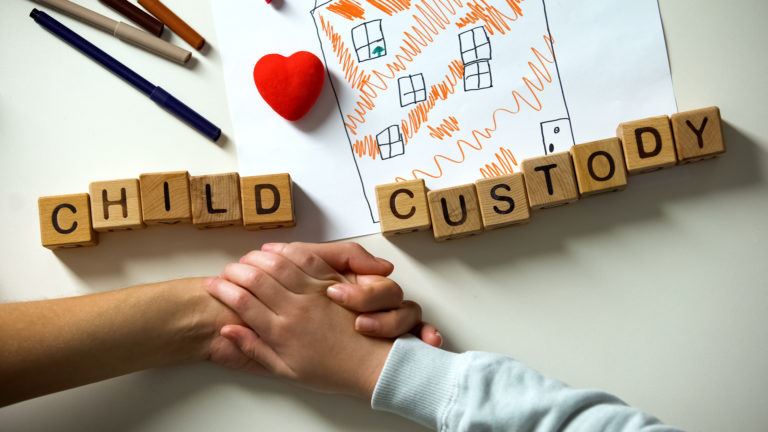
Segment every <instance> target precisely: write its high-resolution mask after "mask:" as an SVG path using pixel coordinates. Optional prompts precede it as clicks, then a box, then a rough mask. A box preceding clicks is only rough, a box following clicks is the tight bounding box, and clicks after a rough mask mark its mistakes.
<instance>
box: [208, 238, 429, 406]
mask: <svg viewBox="0 0 768 432" xmlns="http://www.w3.org/2000/svg"><path fill="white" fill-rule="evenodd" d="M392 270H393V266H392V264H391V263H389V262H387V261H385V260H383V259H380V258H376V257H374V256H372V255H371V254H370V253H368V252H367V251H366V250H365V249H363V248H362V247H361V246H359V245H358V244H355V243H343V244H307V243H290V244H283V243H279V244H278V243H276V244H266V245H264V246H263V247H262V248H261V250H258V251H252V252H250V253H248V254H247V255H245V256H243V257H242V258H241V259H240V261H239V262H237V263H231V264H228V265H227V266H226V268H225V269H224V271H223V272H222V274H221V275H219V276H218V277H216V278H211V279H209V280H208V281H207V282H206V284H207V290H208V292H209V293H210V294H211V295H213V297H215V298H216V299H218V300H219V301H220V302H222V303H223V304H224V305H226V306H227V307H229V308H230V309H231V310H232V311H233V312H234V314H236V315H237V317H233V318H234V319H233V320H230V321H231V322H230V323H226V324H224V325H223V326H222V327H221V330H220V337H217V338H215V339H214V341H213V342H212V346H211V349H210V358H211V360H212V361H214V362H216V363H219V364H223V365H225V366H228V367H232V368H236V369H241V370H247V371H249V372H254V373H258V374H269V375H274V376H278V377H282V378H287V379H289V380H292V381H295V382H297V383H299V384H302V385H305V386H309V387H311V388H313V389H316V390H320V391H328V392H335V393H344V394H351V395H355V396H360V397H363V398H367V399H370V397H371V394H372V392H373V389H374V387H375V385H376V382H377V380H378V377H379V374H380V373H381V370H382V368H383V366H384V362H385V361H386V358H387V355H388V353H389V350H390V348H391V346H392V338H394V337H397V336H400V335H402V334H404V333H407V332H409V331H411V332H415V333H416V334H417V335H418V336H420V337H421V338H422V339H423V340H424V341H425V342H427V343H429V344H431V345H434V346H439V345H441V344H442V338H441V336H440V334H439V333H438V332H437V330H436V329H435V328H434V327H433V326H431V325H429V324H424V323H422V322H421V308H420V307H419V305H418V304H416V303H414V302H411V301H404V300H403V291H402V289H401V288H400V287H399V286H398V285H397V283H395V282H394V281H392V280H391V279H389V278H387V276H388V275H389V274H390V273H391V272H392ZM334 302H335V303H334ZM339 306H342V307H339ZM358 314H359V315H358Z"/></svg>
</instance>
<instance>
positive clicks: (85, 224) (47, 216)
mask: <svg viewBox="0 0 768 432" xmlns="http://www.w3.org/2000/svg"><path fill="white" fill-rule="evenodd" d="M37 207H38V213H39V215H40V240H41V242H42V243H43V246H45V247H47V248H48V249H58V248H74V247H80V246H95V245H96V244H98V243H99V237H98V233H97V232H94V231H93V228H92V226H91V204H90V202H89V198H88V194H87V193H82V194H73V195H59V196H48V197H40V198H39V199H38V200H37Z"/></svg>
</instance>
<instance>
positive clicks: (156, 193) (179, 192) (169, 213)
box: [139, 171, 192, 225]
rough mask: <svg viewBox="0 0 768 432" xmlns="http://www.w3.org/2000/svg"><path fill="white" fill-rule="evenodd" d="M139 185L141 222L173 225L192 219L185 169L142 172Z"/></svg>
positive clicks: (187, 175)
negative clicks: (142, 219)
mask: <svg viewBox="0 0 768 432" xmlns="http://www.w3.org/2000/svg"><path fill="white" fill-rule="evenodd" d="M139 184H140V186H141V187H140V189H141V211H142V215H143V217H144V223H146V224H148V225H154V224H166V225H172V224H177V223H181V222H191V221H192V208H191V205H190V203H189V174H188V173H187V172H186V171H175V172H162V173H152V174H142V175H140V176H139Z"/></svg>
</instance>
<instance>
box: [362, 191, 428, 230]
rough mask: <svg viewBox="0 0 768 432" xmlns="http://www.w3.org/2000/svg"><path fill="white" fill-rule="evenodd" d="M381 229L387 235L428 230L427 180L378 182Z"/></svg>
mask: <svg viewBox="0 0 768 432" xmlns="http://www.w3.org/2000/svg"><path fill="white" fill-rule="evenodd" d="M376 202H377V203H378V206H379V221H380V224H381V233H382V234H384V235H385V236H390V235H395V234H402V233H409V232H414V231H425V230H428V229H429V228H430V227H431V226H432V223H431V222H430V220H429V206H428V205H427V187H426V185H425V184H424V180H422V179H418V180H410V181H405V182H399V183H390V184H384V185H378V186H376Z"/></svg>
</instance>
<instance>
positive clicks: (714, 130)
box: [672, 107, 725, 163]
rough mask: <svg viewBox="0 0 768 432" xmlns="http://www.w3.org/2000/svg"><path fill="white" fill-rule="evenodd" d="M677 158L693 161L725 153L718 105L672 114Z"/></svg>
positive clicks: (682, 161)
mask: <svg viewBox="0 0 768 432" xmlns="http://www.w3.org/2000/svg"><path fill="white" fill-rule="evenodd" d="M672 132H673V133H674V135H675V147H676V148H677V158H678V160H680V162H681V163H686V162H694V161H697V160H702V159H707V158H711V157H714V156H717V155H719V154H721V153H725V140H724V139H723V128H722V125H721V123H720V109H719V108H718V107H709V108H701V109H697V110H693V111H685V112H681V113H677V114H673V115H672Z"/></svg>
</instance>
